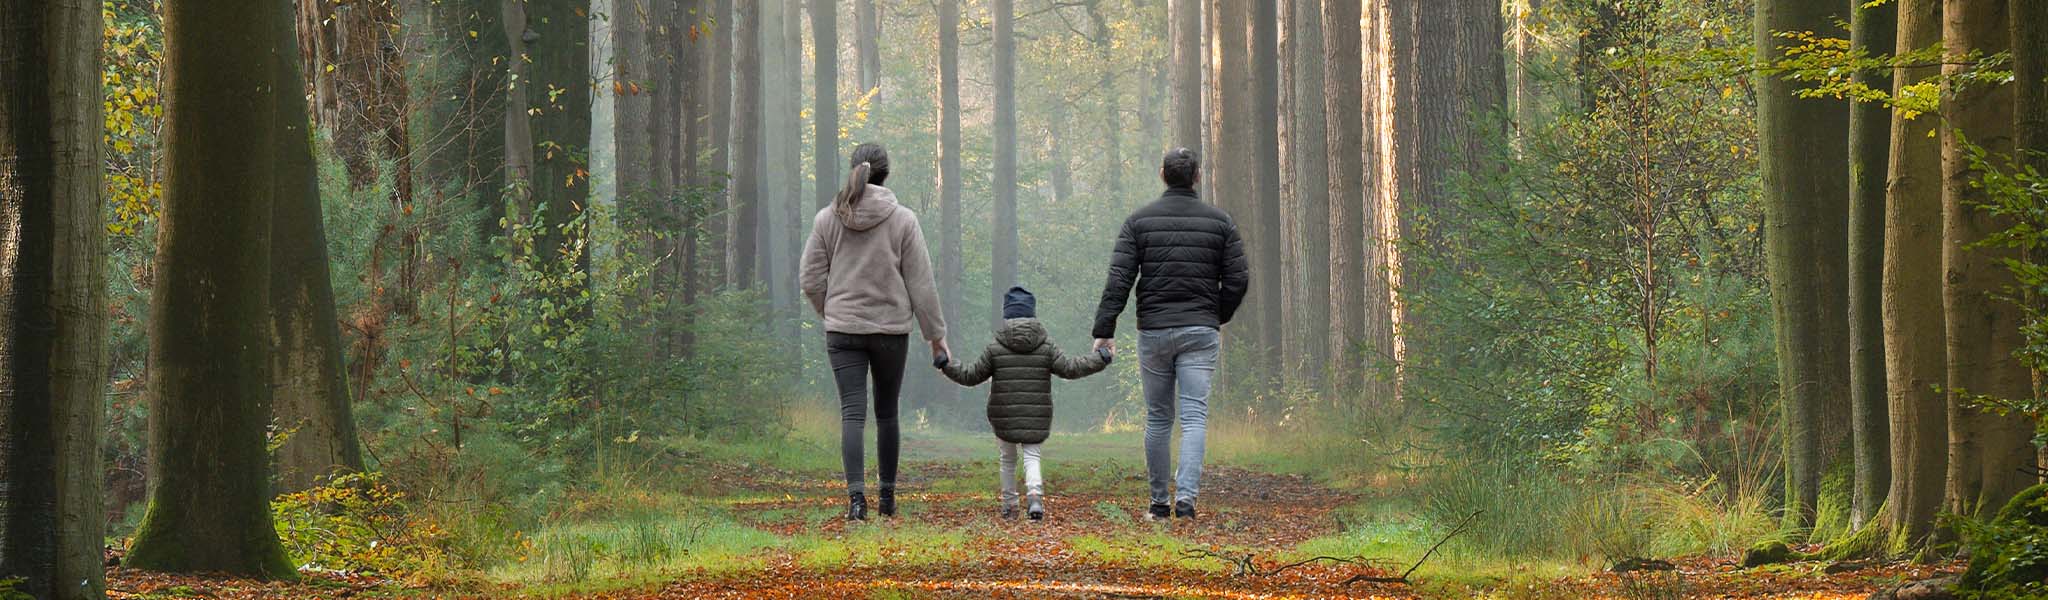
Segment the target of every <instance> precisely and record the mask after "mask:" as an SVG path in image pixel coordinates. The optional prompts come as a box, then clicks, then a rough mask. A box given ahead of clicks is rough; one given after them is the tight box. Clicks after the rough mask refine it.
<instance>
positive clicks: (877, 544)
mask: <svg viewBox="0 0 2048 600" xmlns="http://www.w3.org/2000/svg"><path fill="white" fill-rule="evenodd" d="M968 539H969V538H968V535H967V534H966V533H962V532H959V531H951V530H946V529H938V528H933V527H926V526H922V525H908V526H903V527H891V526H887V525H881V524H870V525H869V526H863V527H854V528H850V529H848V530H847V533H846V535H844V536H839V537H832V538H824V537H810V536H805V537H798V538H791V539H790V540H789V542H790V543H789V545H788V547H787V549H788V550H789V551H790V552H791V553H792V554H795V555H796V562H797V564H799V565H802V566H804V567H807V568H813V569H819V570H832V569H839V568H852V567H863V566H867V567H872V566H880V565H889V566H917V565H929V564H938V563H942V562H946V561H949V560H953V559H955V558H957V557H960V556H964V555H965V552H966V549H967V543H968Z"/></svg>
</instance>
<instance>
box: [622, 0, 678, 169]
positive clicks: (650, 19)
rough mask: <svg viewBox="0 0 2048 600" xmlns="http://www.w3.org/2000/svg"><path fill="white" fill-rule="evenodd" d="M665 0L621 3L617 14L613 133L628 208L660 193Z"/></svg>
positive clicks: (624, 1)
mask: <svg viewBox="0 0 2048 600" xmlns="http://www.w3.org/2000/svg"><path fill="white" fill-rule="evenodd" d="M660 1H661V0H618V4H616V5H615V6H614V7H613V9H612V12H613V13H614V14H613V15H612V48H613V50H612V57H613V59H612V92H613V94H614V95H615V98H616V99H615V100H614V101H615V102H616V104H615V107H616V108H614V109H613V110H614V111H615V112H614V114H615V116H616V122H615V124H614V125H615V127H614V129H613V131H614V133H613V134H612V135H613V136H614V137H613V140H614V141H613V143H614V144H616V145H617V146H618V149H619V150H618V155H619V157H618V184H617V187H618V194H619V199H620V204H621V205H623V206H628V207H631V206H640V205H644V203H646V202H648V201H650V200H651V196H652V195H653V193H654V165H653V163H652V161H653V160H654V158H653V157H654V137H653V135H651V131H650V130H651V129H652V127H651V126H652V125H653V119H654V118H655V114H654V98H655V96H656V95H657V94H661V93H665V92H666V90H662V89H660V88H659V87H658V86H656V85H655V84H656V82H657V81H658V78H657V77H656V73H655V72H654V71H653V68H654V67H653V65H654V64H655V63H656V62H657V61H656V60H655V58H654V56H653V55H654V53H653V52H651V51H650V50H651V48H652V47H653V43H652V41H653V40H654V39H655V36H657V35H659V34H658V32H657V30H656V29H655V24H656V22H655V20H654V15H655V9H654V4H656V3H658V2H660Z"/></svg>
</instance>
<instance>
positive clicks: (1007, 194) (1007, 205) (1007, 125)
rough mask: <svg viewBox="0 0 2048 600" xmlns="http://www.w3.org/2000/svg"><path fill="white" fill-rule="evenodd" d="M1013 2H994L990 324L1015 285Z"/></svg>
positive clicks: (998, 320)
mask: <svg viewBox="0 0 2048 600" xmlns="http://www.w3.org/2000/svg"><path fill="white" fill-rule="evenodd" d="M1014 4H1015V2H1013V0H993V1H992V2H991V3H990V8H989V10H990V11H991V12H993V13H994V14H993V16H994V19H995V63H994V64H993V65H991V66H990V68H989V70H990V71H991V72H993V79H994V80H995V114H994V115H993V116H992V117H991V118H993V119H994V120H995V147H994V148H993V149H992V150H991V152H990V153H991V154H992V155H994V158H995V190H994V192H995V195H996V202H995V228H994V230H993V231H990V232H989V237H990V238H992V239H993V245H994V248H993V250H994V255H993V256H994V262H993V264H992V265H991V266H990V271H989V287H990V289H989V299H990V301H989V323H990V324H991V326H1000V325H1002V323H1003V301H1002V299H1003V292H1005V291H1007V290H1009V289H1010V286H1013V285H1016V284H1017V33H1016V17H1017V15H1016V8H1015V6H1014Z"/></svg>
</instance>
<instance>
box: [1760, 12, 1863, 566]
mask: <svg viewBox="0 0 2048 600" xmlns="http://www.w3.org/2000/svg"><path fill="white" fill-rule="evenodd" d="M1846 6H1847V5H1845V4H1840V3H1825V2H1808V1H1806V0H1761V1H1759V2H1758V3H1757V5H1756V46H1757V54H1758V57H1759V59H1761V60H1764V61H1772V60H1777V59H1779V58H1781V57H1782V56H1783V53H1784V48H1785V47H1786V46H1788V45H1791V44H1792V42H1791V41H1789V40H1786V39H1783V38H1780V37H1778V36H1777V35H1776V34H1777V33H1778V32H1781V31H1823V30H1826V29H1828V28H1830V27H1833V26H1834V24H1835V23H1836V22H1837V21H1838V20H1839V19H1840V18H1841V16H1842V15H1843V12H1844V10H1845V9H1846ZM1848 121H1849V107H1848V106H1847V104H1846V103H1845V102H1842V101H1838V100H1831V99H1818V98H1801V97H1799V96H1798V95H1797V86H1796V85H1795V84H1794V83H1793V82H1791V81H1788V80H1786V79H1785V78H1783V77H1782V76H1779V75H1776V74H1770V75H1764V76H1760V77H1759V78H1758V79H1757V133H1758V138H1759V142H1760V146H1761V148H1760V150H1761V155H1762V156H1761V163H1762V166H1763V191H1764V215H1765V216H1764V219H1765V221H1766V222H1767V223H1768V224H1769V228H1770V229H1769V230H1768V231H1767V232H1766V233H1765V246H1766V249H1765V252H1766V256H1765V267H1766V269H1767V271H1768V273H1769V275H1770V281H1771V307H1772V313H1773V316H1774V317H1775V322H1776V323H1777V339H1778V341H1777V346H1778V385H1779V389H1780V393H1781V396H1782V397H1781V403H1782V406H1783V410H1784V428H1785V431H1784V438H1785V445H1786V447H1785V453H1786V461H1785V462H1786V486H1787V490H1786V509H1787V510H1786V513H1785V514H1786V520H1787V522H1788V524H1790V525H1792V526H1794V527H1807V526H1811V525H1813V524H1814V521H1815V510H1816V506H1817V504H1818V500H1819V498H1820V488H1821V477H1822V475H1823V474H1824V473H1825V472H1826V471H1827V470H1828V469H1829V468H1830V467H1831V466H1832V465H1834V464H1835V463H1836V461H1838V460H1841V459H1842V458H1845V456H1844V453H1845V451H1846V450H1847V446H1848V432H1849V427H1848V422H1849V394H1848V380H1849V362H1848V355H1849V352H1848V351H1849V347H1848V342H1849V332H1848V319H1846V318H1844V317H1843V315H1846V314H1848V300H1849V299H1848V279H1847V275H1848V257H1847V253H1848V208H1849V202H1848V201H1849V181H1848V175H1849V165H1848V160H1849V147H1848V137H1847V136H1846V135H1844V132H1845V131H1846V130H1847V129H1848V125H1849V123H1848Z"/></svg>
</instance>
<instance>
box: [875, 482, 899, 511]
mask: <svg viewBox="0 0 2048 600" xmlns="http://www.w3.org/2000/svg"><path fill="white" fill-rule="evenodd" d="M875 512H879V513H882V516H884V517H894V516H896V488H882V490H881V496H880V497H877V498H875Z"/></svg>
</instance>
